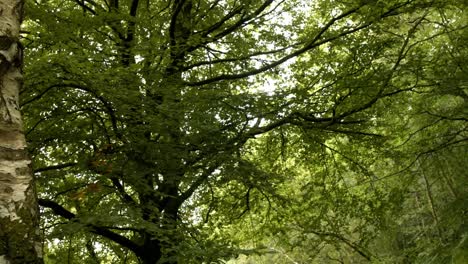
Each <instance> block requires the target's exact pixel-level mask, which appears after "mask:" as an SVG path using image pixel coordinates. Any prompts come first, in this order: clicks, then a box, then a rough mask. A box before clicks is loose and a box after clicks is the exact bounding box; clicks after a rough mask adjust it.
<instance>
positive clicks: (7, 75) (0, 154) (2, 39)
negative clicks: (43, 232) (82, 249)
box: [0, 0, 42, 264]
mask: <svg viewBox="0 0 468 264" xmlns="http://www.w3.org/2000/svg"><path fill="white" fill-rule="evenodd" d="M22 9H23V1H22V0H0V264H20V263H21V264H32V263H34V264H36V263H42V250H41V243H40V242H39V237H40V236H39V229H38V206H37V201H36V198H35V191H34V185H33V184H34V182H33V176H32V172H31V169H30V159H29V157H28V155H27V150H26V140H25V137H24V134H23V132H22V122H21V113H20V111H19V107H18V105H19V103H18V93H19V89H20V87H21V83H22V74H21V64H22V50H21V45H20V43H19V30H20V24H21V18H22Z"/></svg>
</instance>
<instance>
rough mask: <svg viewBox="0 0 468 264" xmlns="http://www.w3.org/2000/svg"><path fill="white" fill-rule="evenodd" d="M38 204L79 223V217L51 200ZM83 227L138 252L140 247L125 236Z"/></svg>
mask: <svg viewBox="0 0 468 264" xmlns="http://www.w3.org/2000/svg"><path fill="white" fill-rule="evenodd" d="M38 203H39V205H40V206H42V207H47V208H50V209H52V211H53V212H54V214H56V215H58V216H61V217H63V218H65V219H68V220H74V221H77V222H80V219H79V217H77V216H76V215H75V214H74V213H72V212H70V211H68V210H67V209H65V208H64V207H63V206H61V205H60V204H58V203H56V202H54V201H52V200H47V199H38ZM85 225H86V226H87V227H89V228H90V230H91V232H92V233H94V234H96V235H99V236H102V237H105V238H108V239H110V240H112V241H114V242H115V243H117V244H119V245H121V246H123V247H125V248H128V249H130V250H131V251H133V252H139V248H140V246H139V245H138V244H136V243H135V242H133V241H132V240H130V239H128V238H126V237H125V236H122V235H120V234H117V233H114V232H112V231H110V230H108V229H107V228H103V227H101V226H97V225H94V224H90V223H86V224H85Z"/></svg>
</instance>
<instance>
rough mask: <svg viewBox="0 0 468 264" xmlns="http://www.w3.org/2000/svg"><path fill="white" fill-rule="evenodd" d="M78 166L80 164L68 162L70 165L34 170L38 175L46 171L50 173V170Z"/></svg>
mask: <svg viewBox="0 0 468 264" xmlns="http://www.w3.org/2000/svg"><path fill="white" fill-rule="evenodd" d="M77 164H78V163H76V162H68V163H64V164H59V165H52V166H47V167H42V168H37V169H34V170H33V172H34V173H38V172H44V171H50V170H60V169H64V168H69V167H73V166H76V165H77Z"/></svg>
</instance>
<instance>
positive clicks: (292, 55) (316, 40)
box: [185, 6, 371, 86]
mask: <svg viewBox="0 0 468 264" xmlns="http://www.w3.org/2000/svg"><path fill="white" fill-rule="evenodd" d="M360 8H361V6H359V7H357V8H353V9H351V10H348V11H347V12H344V13H342V14H341V15H339V16H337V17H334V18H333V19H331V20H330V21H329V22H328V23H327V24H326V25H325V26H324V27H323V28H322V29H321V30H320V31H319V32H318V33H317V34H316V35H315V37H314V38H313V39H312V40H311V41H310V42H309V44H307V45H305V46H304V47H302V48H301V49H298V50H296V51H294V52H292V53H290V54H288V55H286V56H284V57H282V58H281V59H279V60H277V61H274V62H272V63H270V64H267V65H265V66H263V67H260V68H257V69H254V70H251V71H247V72H243V73H239V74H222V75H219V76H216V77H213V78H209V79H205V80H201V81H197V82H185V85H187V86H202V85H207V84H210V83H214V82H218V81H225V80H237V79H242V78H246V77H249V76H252V75H256V74H259V73H263V72H266V71H268V70H271V69H273V68H275V67H276V66H279V65H280V64H283V63H284V62H286V61H288V60H290V59H292V58H295V57H297V56H299V55H301V54H303V53H305V52H307V51H309V50H311V49H314V48H316V47H319V46H321V45H323V44H325V43H328V42H331V41H333V40H335V39H338V38H340V37H343V36H346V35H349V34H351V33H354V32H356V31H359V30H362V29H364V28H367V27H369V26H370V25H371V23H370V22H369V23H365V24H363V25H361V26H358V27H355V28H353V29H350V30H346V31H344V32H341V33H340V34H337V35H335V36H332V37H329V38H326V39H323V40H321V41H319V39H320V38H322V36H323V34H325V32H326V31H328V29H329V28H330V27H331V26H332V25H333V24H335V22H337V21H338V20H341V19H343V18H345V17H348V16H350V15H352V14H354V13H356V12H357V11H358V10H359V9H360ZM228 33H230V32H228ZM228 33H226V34H228Z"/></svg>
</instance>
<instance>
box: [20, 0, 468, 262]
mask: <svg viewBox="0 0 468 264" xmlns="http://www.w3.org/2000/svg"><path fill="white" fill-rule="evenodd" d="M461 5H462V2H461V1H460V2H457V1H452V2H447V1H423V0H413V1H396V0H395V1H385V2H381V1H322V2H320V1H319V2H317V1H314V2H310V1H273V0H265V1H194V0H178V1H151V0H148V1H138V0H133V1H116V0H114V1H104V0H103V1H78V0H76V1H71V0H69V1H36V2H29V3H28V6H27V7H28V24H27V25H28V33H27V34H25V40H24V43H25V45H26V46H27V50H28V56H27V58H29V60H28V61H27V64H26V70H27V74H28V75H27V78H26V85H25V90H24V91H23V94H22V96H23V102H22V107H23V109H24V110H25V112H26V113H27V126H28V130H27V136H28V140H29V141H30V142H31V144H30V149H31V153H33V156H34V166H35V173H36V175H37V177H38V182H39V186H40V187H39V188H40V192H41V197H42V199H40V205H42V206H43V207H44V208H45V210H44V214H45V216H46V220H44V222H43V224H44V230H45V233H46V237H47V238H48V239H49V241H50V243H49V246H48V249H47V250H48V252H47V255H48V259H47V261H48V262H50V263H63V262H64V260H65V259H67V260H68V262H72V261H73V260H74V259H79V260H80V261H87V262H91V263H93V262H94V263H100V262H103V263H106V262H112V263H135V262H141V263H152V264H153V263H156V262H158V263H176V262H180V263H203V262H206V263H210V262H219V261H221V260H222V259H229V258H232V257H233V256H237V255H238V254H241V253H243V254H245V255H246V256H249V257H250V256H252V255H255V254H260V255H261V256H260V259H257V260H258V261H263V260H265V261H270V263H271V261H275V262H288V261H296V262H303V263H310V262H313V261H317V262H319V263H326V262H333V261H341V262H346V261H348V262H363V261H373V260H382V259H385V258H386V257H388V258H387V259H389V261H390V262H392V261H395V260H396V256H397V254H399V253H401V250H402V249H404V248H408V247H407V246H408V245H409V244H407V245H404V246H402V245H401V244H399V245H397V247H393V245H392V244H391V243H389V244H387V245H388V246H389V247H392V248H393V249H394V250H395V251H394V252H395V255H392V256H385V252H382V251H379V250H378V249H381V248H382V246H380V244H383V242H379V239H383V238H382V237H381V236H383V235H384V234H383V233H382V232H384V231H385V232H387V234H388V236H387V237H391V235H392V236H394V239H393V238H392V239H391V241H395V242H397V241H398V236H399V235H400V233H403V234H405V235H408V234H410V235H411V232H413V231H412V230H406V229H402V230H395V231H392V227H393V228H395V226H397V225H398V224H399V222H398V221H396V222H392V219H391V216H392V215H394V214H395V213H396V212H400V210H401V208H405V206H410V205H406V204H403V201H404V198H405V197H406V196H407V195H409V194H411V193H410V192H408V191H409V190H410V189H408V186H411V187H414V188H416V189H417V190H418V192H420V191H421V190H425V191H424V193H431V194H432V193H433V192H434V189H432V188H426V187H425V186H427V185H429V187H430V185H431V183H430V179H429V176H428V175H427V174H426V179H427V184H426V180H424V181H420V182H418V181H416V180H415V179H416V178H415V177H413V176H414V175H423V174H421V173H420V172H421V168H424V166H426V165H427V163H425V162H426V160H425V159H426V157H427V155H428V154H429V153H435V154H438V153H439V151H441V152H440V153H442V152H444V151H448V152H447V153H450V152H451V151H452V150H453V149H457V148H460V149H463V142H464V141H466V113H464V112H462V111H461V109H464V108H463V106H464V104H465V101H463V100H464V98H465V97H466V90H465V89H466V86H465V79H463V78H464V77H463V76H466V75H465V74H464V69H463V67H462V66H460V65H461V64H460V63H459V62H461V61H463V58H464V56H465V55H464V54H466V49H464V46H463V45H464V44H463V43H465V42H463V40H462V39H459V38H461V36H463V32H464V30H465V28H466V24H464V23H465V22H463V21H465V20H463V12H461V11H460V10H462V8H460V6H461ZM447 40H451V42H449V43H452V44H450V45H448V46H445V47H444V46H443V45H444V44H446V43H448V42H447ZM445 51H446V52H445ZM441 63H444V65H447V67H446V68H445V67H444V69H445V70H446V71H447V72H448V73H450V74H453V75H454V76H456V77H457V78H445V79H444V78H441V76H446V73H447V72H444V70H442V69H440V68H441V67H439V66H438V65H440V64H441ZM442 95H444V96H442ZM430 99H432V100H433V103H429V104H427V100H430ZM462 101H463V102H462ZM450 102H456V103H455V105H454V106H452V104H451V103H450ZM437 104H439V105H440V107H442V108H444V107H446V106H447V105H450V107H449V110H450V111H448V112H443V111H442V112H440V111H430V114H427V113H426V112H427V111H429V110H431V109H430V108H428V107H429V106H437ZM425 111H426V112H425ZM449 112H450V114H448V113H449ZM438 115H440V116H442V117H444V119H443V121H442V122H440V121H436V119H437V116H438ZM439 118H440V117H439ZM433 123H435V124H434V125H432V124H433ZM426 127H429V129H428V130H426ZM428 131H431V133H429V134H426V132H428ZM427 140H430V144H425V143H423V142H425V141H427ZM462 152H463V151H462ZM462 152H461V153H462ZM452 153H453V152H452ZM418 166H419V167H418ZM413 171H418V173H413ZM410 172H411V173H410ZM417 179H420V180H422V179H423V177H419V176H418V177H417ZM421 184H424V185H421ZM452 185H454V183H453V182H452ZM423 188H425V189H423ZM460 188H461V189H460V190H459V191H458V193H465V192H463V190H464V189H463V188H464V187H462V186H460ZM428 190H429V191H428ZM441 195H442V193H441ZM429 196H431V197H432V198H431V199H430V200H433V201H436V200H437V199H436V196H435V195H428V197H429ZM462 196H463V195H462ZM427 201H429V199H428V200H427ZM433 203H434V202H433ZM434 204H435V203H434ZM434 208H436V207H435V206H434ZM458 208H463V206H462V205H459V207H458ZM429 209H430V208H429ZM436 210H438V209H434V210H432V209H431V211H432V212H435V213H436V215H438V214H437V211H436ZM460 212H461V211H458V213H457V214H456V215H457V217H458V218H459V219H461V217H462V214H460ZM433 219H434V221H435V219H436V218H433ZM437 219H439V218H437ZM433 226H437V224H434V225H433ZM454 227H457V228H458V229H453V228H454ZM449 229H451V230H456V231H454V233H456V234H457V235H455V236H453V237H452V238H451V239H452V240H451V243H452V244H451V245H458V244H459V243H461V241H463V240H462V238H461V237H460V234H461V233H463V232H464V231H463V230H464V229H463V228H462V225H461V224H458V225H457V224H455V225H453V226H451V227H449ZM77 230H80V231H79V232H77ZM434 230H437V228H436V229H434ZM432 231H433V230H432V229H431V230H428V232H432ZM58 241H62V242H64V241H66V242H67V243H60V244H59V243H57V242H58ZM379 243H380V244H379ZM433 245H435V247H436V248H440V246H438V245H436V244H433ZM457 247H458V246H453V247H452V248H457ZM415 250H417V249H415ZM419 252H420V251H419ZM417 257H418V256H408V259H407V260H409V259H411V258H417ZM266 259H268V260H266ZM240 261H242V260H240ZM396 261H398V260H396ZM401 261H405V260H401Z"/></svg>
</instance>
